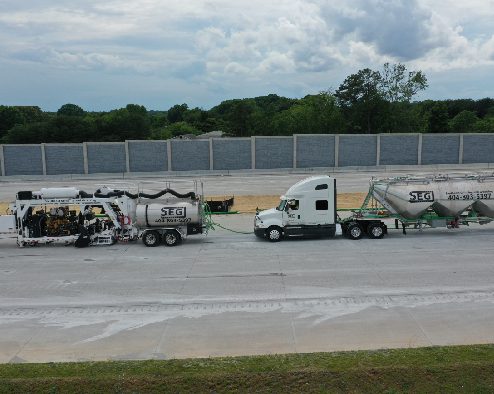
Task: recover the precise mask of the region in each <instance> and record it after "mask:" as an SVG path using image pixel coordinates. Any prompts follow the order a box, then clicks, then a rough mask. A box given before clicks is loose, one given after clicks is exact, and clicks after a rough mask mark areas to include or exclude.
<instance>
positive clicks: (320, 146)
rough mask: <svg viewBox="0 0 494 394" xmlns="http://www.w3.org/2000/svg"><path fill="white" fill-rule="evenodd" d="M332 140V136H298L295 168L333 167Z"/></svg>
mask: <svg viewBox="0 0 494 394" xmlns="http://www.w3.org/2000/svg"><path fill="white" fill-rule="evenodd" d="M334 140H335V138H334V135H310V136H309V135H304V136H302V135H298V136H297V159H296V161H297V162H296V167H297V168H311V167H334Z"/></svg>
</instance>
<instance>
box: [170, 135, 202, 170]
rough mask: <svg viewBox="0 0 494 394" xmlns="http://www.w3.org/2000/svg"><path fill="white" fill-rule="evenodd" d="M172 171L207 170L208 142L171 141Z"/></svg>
mask: <svg viewBox="0 0 494 394" xmlns="http://www.w3.org/2000/svg"><path fill="white" fill-rule="evenodd" d="M171 151H172V162H171V164H172V165H171V167H172V168H171V170H172V171H196V170H209V169H210V162H209V141H208V140H191V141H187V140H182V141H171Z"/></svg>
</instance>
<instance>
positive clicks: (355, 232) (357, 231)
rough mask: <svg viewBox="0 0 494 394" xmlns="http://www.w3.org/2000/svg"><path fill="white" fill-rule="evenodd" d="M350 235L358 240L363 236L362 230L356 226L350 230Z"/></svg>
mask: <svg viewBox="0 0 494 394" xmlns="http://www.w3.org/2000/svg"><path fill="white" fill-rule="evenodd" d="M350 234H352V237H353V238H358V237H360V235H361V234H362V230H360V227H357V226H355V227H353V228H352V229H351V230H350Z"/></svg>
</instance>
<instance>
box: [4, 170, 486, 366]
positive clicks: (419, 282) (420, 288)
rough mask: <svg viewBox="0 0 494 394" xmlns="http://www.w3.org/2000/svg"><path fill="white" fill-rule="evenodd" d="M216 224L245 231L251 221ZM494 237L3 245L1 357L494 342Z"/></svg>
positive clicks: (248, 180)
mask: <svg viewBox="0 0 494 394" xmlns="http://www.w3.org/2000/svg"><path fill="white" fill-rule="evenodd" d="M374 175H376V174H374ZM383 175H384V176H387V175H390V174H388V173H385V174H377V176H383ZM392 175H394V173H393V174H392ZM305 176H306V174H296V175H295V174H271V175H262V176H251V175H245V176H244V175H242V176H232V177H208V178H207V179H205V191H206V193H207V194H235V195H239V194H282V193H283V192H284V191H285V190H286V189H287V188H288V187H289V186H290V185H292V184H293V183H294V182H295V181H297V180H299V179H302V178H304V177H305ZM335 176H336V177H337V179H338V184H339V190H340V191H342V192H345V191H361V192H362V191H366V189H367V186H368V180H369V177H370V176H371V174H370V173H360V172H359V173H352V172H347V173H342V174H335ZM108 180H109V179H107V180H105V179H103V181H102V182H100V183H101V184H104V183H107V181H108ZM80 182H81V183H79V182H77V183H67V182H65V183H62V184H61V183H56V182H55V183H50V182H41V181H34V182H27V181H22V180H19V181H17V182H12V183H7V184H4V183H2V184H1V185H0V200H4V199H5V197H4V196H6V195H9V196H13V195H14V194H15V192H17V191H19V190H36V189H39V188H40V187H49V186H61V185H63V184H64V185H67V186H78V187H81V188H87V189H88V190H91V187H92V186H93V185H94V180H90V179H87V180H82V181H80ZM142 182H143V183H144V184H145V187H146V188H150V189H151V190H154V188H157V189H158V188H160V187H161V186H162V185H163V181H162V180H161V179H157V178H146V179H142ZM189 185H190V183H189ZM215 220H217V221H218V222H219V223H221V224H222V225H224V226H225V227H227V228H231V229H234V230H238V231H243V232H250V231H252V224H253V223H252V222H253V217H252V215H230V216H217V217H215ZM493 241H494V224H490V225H485V226H478V225H475V226H474V225H472V226H471V227H463V228H460V229H454V230H447V229H428V230H424V231H423V232H418V231H416V232H414V231H408V235H406V236H404V235H403V234H401V232H399V231H394V232H393V231H392V232H390V234H389V235H388V236H387V237H386V238H384V239H382V240H370V239H362V240H360V241H350V240H347V239H344V238H337V239H319V240H290V241H283V242H281V243H276V244H272V243H269V242H267V241H263V240H259V239H256V238H255V237H254V235H253V234H237V233H232V232H228V231H226V230H223V229H221V228H217V230H216V231H214V232H211V233H210V234H209V235H207V236H191V237H190V238H189V239H187V240H186V242H184V243H183V244H182V245H180V246H178V247H174V248H167V247H165V246H160V247H157V248H146V247H145V246H144V245H143V244H142V243H140V242H138V243H132V244H117V245H113V246H108V247H92V248H86V249H76V248H74V247H71V246H70V247H64V246H44V247H34V248H29V247H27V248H22V249H21V248H18V247H17V246H16V245H15V241H14V240H8V239H4V240H0V362H48V361H78V360H107V359H153V358H154V359H166V358H175V357H207V356H221V355H248V354H269V353H286V352H313V351H334V350H352V349H375V348H383V347H415V346H429V345H451V344H471V343H492V342H494V284H493V283H494V261H493V260H494V258H493V256H494V244H493Z"/></svg>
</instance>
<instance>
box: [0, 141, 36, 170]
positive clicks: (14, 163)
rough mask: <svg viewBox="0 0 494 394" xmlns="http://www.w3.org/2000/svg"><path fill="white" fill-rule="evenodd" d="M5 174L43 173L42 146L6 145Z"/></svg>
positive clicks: (4, 154) (4, 149)
mask: <svg viewBox="0 0 494 394" xmlns="http://www.w3.org/2000/svg"><path fill="white" fill-rule="evenodd" d="M3 157H4V161H5V175H43V159H42V156H41V146H40V145H38V146H29V145H23V146H22V145H4V146H3Z"/></svg>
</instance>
